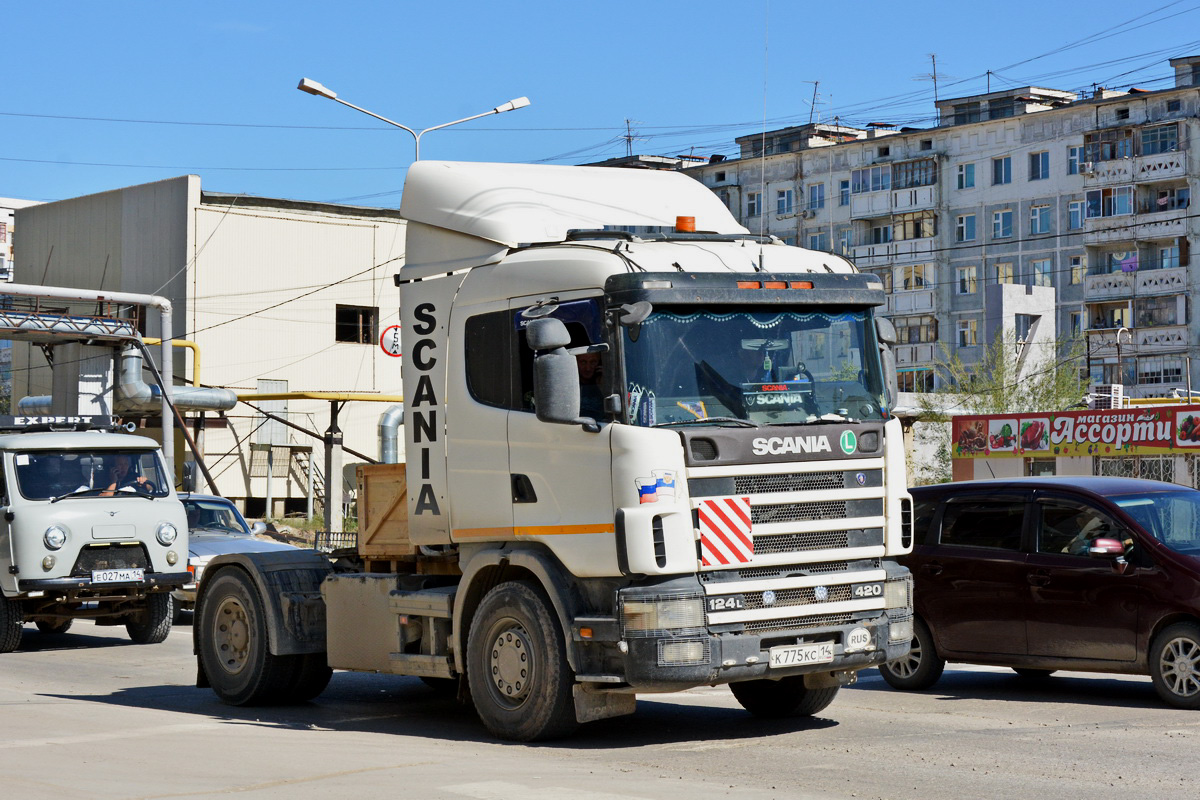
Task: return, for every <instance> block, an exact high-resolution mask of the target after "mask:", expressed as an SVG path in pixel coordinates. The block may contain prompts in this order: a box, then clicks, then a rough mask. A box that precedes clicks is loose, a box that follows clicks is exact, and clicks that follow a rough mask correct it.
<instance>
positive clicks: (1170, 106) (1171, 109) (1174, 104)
mask: <svg viewBox="0 0 1200 800" xmlns="http://www.w3.org/2000/svg"><path fill="white" fill-rule="evenodd" d="M1178 110H1179V101H1178V100H1168V101H1167V113H1168V114H1174V113H1175V112H1176V111H1178Z"/></svg>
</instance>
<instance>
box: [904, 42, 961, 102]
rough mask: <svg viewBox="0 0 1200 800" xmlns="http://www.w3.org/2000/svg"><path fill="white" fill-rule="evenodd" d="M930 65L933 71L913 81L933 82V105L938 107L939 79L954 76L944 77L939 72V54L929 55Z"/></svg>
mask: <svg viewBox="0 0 1200 800" xmlns="http://www.w3.org/2000/svg"><path fill="white" fill-rule="evenodd" d="M929 63H930V64H932V66H933V69H932V71H930V72H925V73H922V74H921V75H918V76H916V77H915V78H913V80H914V81H933V104H934V105H937V101H938V79H939V78H951V77H953V76H952V75H943V74H942V73H940V72H938V71H937V53H930V54H929Z"/></svg>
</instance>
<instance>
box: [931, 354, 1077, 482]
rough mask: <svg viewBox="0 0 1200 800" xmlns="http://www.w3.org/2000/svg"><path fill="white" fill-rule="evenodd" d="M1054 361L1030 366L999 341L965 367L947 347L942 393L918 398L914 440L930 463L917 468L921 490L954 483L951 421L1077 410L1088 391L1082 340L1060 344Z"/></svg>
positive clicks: (941, 363) (939, 368)
mask: <svg viewBox="0 0 1200 800" xmlns="http://www.w3.org/2000/svg"><path fill="white" fill-rule="evenodd" d="M1054 354H1055V356H1054V357H1053V358H1043V359H1041V360H1040V361H1039V362H1038V363H1037V364H1036V365H1034V366H1032V367H1031V366H1030V365H1029V363H1028V358H1029V354H1025V355H1024V357H1023V356H1022V354H1021V353H1019V352H1018V350H1017V348H1016V347H1015V346H1014V345H1013V343H1012V342H1006V341H1003V340H1001V339H996V340H995V341H993V342H992V343H991V344H990V345H988V346H987V347H986V348H984V351H983V356H982V358H980V359H979V360H978V361H976V362H974V363H971V364H965V363H963V361H962V359H961V358H959V356H958V354H957V353H954V352H953V351H951V350H950V349H949V348H948V347H946V346H945V345H944V344H943V345H942V348H941V354H940V357H939V358H938V360H937V364H936V366H935V370H936V372H937V374H938V377H939V378H940V386H941V388H939V389H937V390H935V391H933V392H929V393H926V394H923V395H920V398H919V405H920V409H921V413H920V417H919V419H918V424H921V423H924V424H922V425H921V427H920V428H919V429H915V430H914V432H913V436H914V438H915V440H916V443H917V444H918V446H919V449H920V450H922V451H924V452H930V451H932V452H933V454H934V456H933V458H932V459H929V460H928V461H925V462H923V463H919V464H915V465H914V467H913V470H912V471H913V475H914V478H915V479H916V481H917V483H918V484H927V483H945V482H947V481H949V480H950V476H951V468H950V467H951V465H950V453H951V444H952V442H951V441H950V418H951V417H953V416H957V415H960V414H1030V413H1038V412H1053V411H1062V410H1064V409H1066V408H1070V407H1071V406H1076V405H1078V404H1079V403H1080V401H1081V400H1082V398H1083V396H1084V394H1085V393H1086V392H1087V389H1088V381H1087V377H1086V376H1084V375H1081V372H1082V369H1081V368H1082V367H1083V366H1084V362H1085V360H1086V357H1087V348H1086V345H1085V343H1084V342H1083V340H1082V339H1078V338H1076V339H1066V340H1060V341H1058V342H1056V343H1055V344H1054Z"/></svg>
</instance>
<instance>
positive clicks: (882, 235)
mask: <svg viewBox="0 0 1200 800" xmlns="http://www.w3.org/2000/svg"><path fill="white" fill-rule="evenodd" d="M891 240H892V226H891V225H876V226H874V227H873V228H871V244H887V243H888V242H890V241H891Z"/></svg>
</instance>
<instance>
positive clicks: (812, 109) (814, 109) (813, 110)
mask: <svg viewBox="0 0 1200 800" xmlns="http://www.w3.org/2000/svg"><path fill="white" fill-rule="evenodd" d="M800 82H801V83H811V84H812V85H813V96H812V102H811V103H809V105H808V124H809V125H812V123H813V114H815V113H816V112H817V87H818V86H820V85H821V82H820V81H800Z"/></svg>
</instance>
